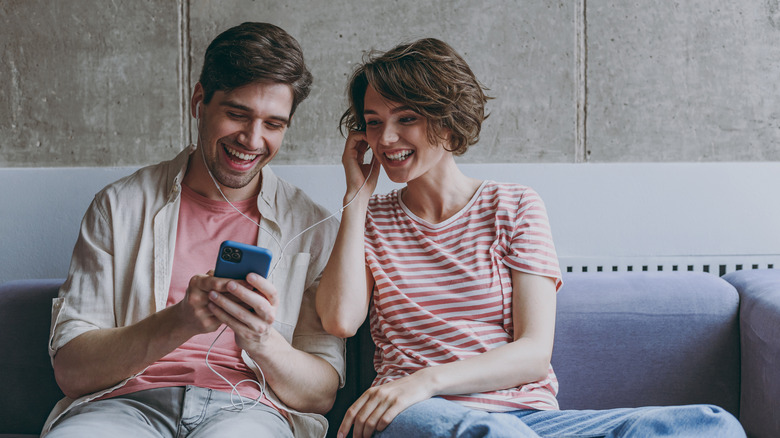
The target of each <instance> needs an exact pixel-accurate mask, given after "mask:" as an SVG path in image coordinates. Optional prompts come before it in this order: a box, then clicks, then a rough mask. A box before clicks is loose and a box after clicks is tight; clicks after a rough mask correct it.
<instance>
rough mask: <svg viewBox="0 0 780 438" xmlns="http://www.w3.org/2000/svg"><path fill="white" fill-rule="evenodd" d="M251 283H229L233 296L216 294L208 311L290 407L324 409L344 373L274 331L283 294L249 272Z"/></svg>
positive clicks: (334, 396) (332, 397)
mask: <svg viewBox="0 0 780 438" xmlns="http://www.w3.org/2000/svg"><path fill="white" fill-rule="evenodd" d="M247 282H248V283H249V284H250V285H251V286H252V287H254V288H255V290H252V289H249V288H247V287H244V285H243V284H242V283H241V282H237V281H230V282H229V283H228V286H227V289H228V291H229V292H230V294H231V295H232V296H233V297H234V298H237V301H240V302H243V303H244V304H246V305H247V306H249V307H251V309H252V310H248V309H247V307H246V306H244V305H242V304H240V303H238V302H236V300H233V299H231V297H229V296H227V295H226V294H218V293H211V294H210V295H209V298H210V299H211V301H212V305H211V306H209V309H210V310H211V311H212V312H213V314H214V315H215V316H216V317H217V318H219V320H221V321H222V322H224V323H225V324H227V325H228V326H229V327H230V328H231V329H232V330H233V331H234V332H235V336H236V344H237V345H238V347H239V348H241V349H243V350H244V351H246V352H247V354H248V355H249V357H251V358H252V359H253V360H254V361H255V363H257V365H258V366H259V367H260V368H261V369H262V371H263V376H264V377H265V380H266V382H267V384H268V385H269V386H270V387H271V388H272V389H273V391H274V393H275V394H276V395H277V396H278V397H279V399H280V400H282V401H283V402H284V403H285V404H286V405H287V406H289V407H291V408H293V409H295V410H298V411H301V412H316V413H325V412H327V411H328V410H330V408H331V406H332V405H333V401H334V400H335V398H336V391H337V390H338V386H339V375H338V372H337V371H336V370H335V369H334V368H333V366H332V365H331V364H330V363H328V362H327V361H326V360H324V359H322V358H320V357H318V356H316V355H314V354H310V353H307V352H304V351H301V350H298V349H296V348H295V347H293V346H292V345H290V343H288V342H287V340H286V339H284V337H283V336H282V335H281V334H280V333H279V332H277V331H276V330H274V329H273V327H272V324H273V322H274V318H275V313H276V305H277V303H278V293H277V291H276V289H275V288H274V286H273V284H271V282H270V281H268V280H266V279H265V278H263V277H261V276H259V275H257V274H250V275H249V276H248V277H247Z"/></svg>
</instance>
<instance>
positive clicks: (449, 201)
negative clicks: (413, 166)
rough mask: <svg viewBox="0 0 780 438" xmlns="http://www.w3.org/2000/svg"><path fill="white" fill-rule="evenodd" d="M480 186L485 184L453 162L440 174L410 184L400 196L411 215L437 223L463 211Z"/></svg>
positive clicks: (417, 179) (427, 176) (431, 174)
mask: <svg viewBox="0 0 780 438" xmlns="http://www.w3.org/2000/svg"><path fill="white" fill-rule="evenodd" d="M481 184H482V181H480V180H477V179H474V178H470V177H468V176H466V175H464V174H463V172H461V171H460V169H459V168H458V166H457V165H456V164H455V161H454V160H452V161H451V164H450V165H447V166H444V167H443V168H441V169H440V170H438V171H437V172H428V173H427V174H426V175H424V176H421V177H420V178H416V179H414V180H412V181H409V182H408V183H407V184H406V187H404V189H403V190H402V191H401V196H402V199H403V202H404V205H406V207H407V208H408V209H409V210H411V211H412V213H414V214H415V215H416V216H417V217H419V218H421V219H423V220H425V221H428V222H430V223H433V224H436V223H440V222H443V221H446V220H447V219H449V218H451V217H452V216H453V215H455V214H456V213H458V212H459V211H461V210H462V209H463V207H465V206H466V204H468V203H469V201H471V198H473V197H474V193H476V191H477V189H479V186H480V185H481Z"/></svg>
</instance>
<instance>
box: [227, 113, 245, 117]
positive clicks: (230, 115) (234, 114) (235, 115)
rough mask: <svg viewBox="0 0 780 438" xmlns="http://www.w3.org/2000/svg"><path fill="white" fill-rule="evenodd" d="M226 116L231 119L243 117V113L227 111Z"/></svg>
mask: <svg viewBox="0 0 780 438" xmlns="http://www.w3.org/2000/svg"><path fill="white" fill-rule="evenodd" d="M228 117H230V118H231V119H243V118H244V115H243V114H239V113H233V112H228Z"/></svg>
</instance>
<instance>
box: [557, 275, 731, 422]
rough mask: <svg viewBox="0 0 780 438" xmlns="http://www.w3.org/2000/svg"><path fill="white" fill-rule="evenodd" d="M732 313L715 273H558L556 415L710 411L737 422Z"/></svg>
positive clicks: (726, 289)
mask: <svg viewBox="0 0 780 438" xmlns="http://www.w3.org/2000/svg"><path fill="white" fill-rule="evenodd" d="M738 305H739V298H738V295H737V292H736V290H735V289H734V288H733V287H732V286H731V285H730V284H729V283H727V282H725V281H724V280H722V279H720V278H719V277H716V276H714V275H711V274H705V273H695V272H653V273H639V272H622V273H613V272H610V273H584V274H583V273H574V274H572V273H570V274H566V275H564V286H563V288H562V289H561V290H560V291H559V294H558V316H557V322H556V333H555V346H554V351H553V358H552V364H553V367H554V369H555V372H556V374H557V376H558V381H559V383H560V391H559V394H558V400H559V402H560V405H561V408H562V409H605V408H615V407H635V406H639V405H676V404H688V403H711V404H715V405H719V406H721V407H723V408H724V409H727V410H728V411H730V412H732V413H733V414H735V415H737V414H738V410H739V389H740V380H739V379H740V376H739V369H740V368H739V367H740V363H739V360H740V357H739V352H740V348H739V326H738V315H737V312H738Z"/></svg>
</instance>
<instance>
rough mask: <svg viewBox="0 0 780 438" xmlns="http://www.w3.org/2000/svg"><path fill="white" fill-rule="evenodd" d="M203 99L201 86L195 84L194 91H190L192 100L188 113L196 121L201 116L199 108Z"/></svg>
mask: <svg viewBox="0 0 780 438" xmlns="http://www.w3.org/2000/svg"><path fill="white" fill-rule="evenodd" d="M203 97H204V94H203V86H202V85H200V82H198V83H197V84H195V89H193V90H192V98H191V99H190V113H191V115H192V117H195V118H196V119H198V118H200V116H201V110H202V108H200V105H201V104H202V103H203Z"/></svg>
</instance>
